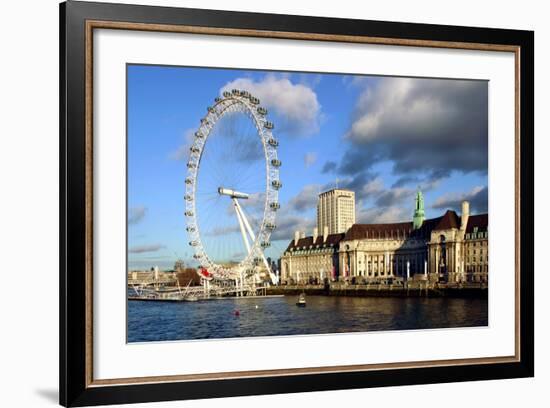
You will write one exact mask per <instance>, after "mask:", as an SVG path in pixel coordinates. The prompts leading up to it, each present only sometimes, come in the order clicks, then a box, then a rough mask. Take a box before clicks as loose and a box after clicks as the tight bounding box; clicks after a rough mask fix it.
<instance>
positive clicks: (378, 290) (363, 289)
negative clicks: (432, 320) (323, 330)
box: [267, 285, 488, 299]
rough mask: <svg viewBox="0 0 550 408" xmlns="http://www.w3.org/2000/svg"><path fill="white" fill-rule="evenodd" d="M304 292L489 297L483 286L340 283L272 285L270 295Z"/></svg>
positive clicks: (310, 293)
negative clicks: (336, 284)
mask: <svg viewBox="0 0 550 408" xmlns="http://www.w3.org/2000/svg"><path fill="white" fill-rule="evenodd" d="M302 292H304V293H305V294H306V295H311V296H315V295H317V296H319V295H323V296H359V297H361V296H363V297H367V296H369V297H458V298H482V299H483V298H487V293H488V290H487V288H482V287H431V288H426V287H420V286H416V287H410V288H404V287H402V286H391V285H368V286H367V285H347V286H344V285H338V286H326V287H325V286H321V285H306V286H272V287H270V288H269V289H267V294H268V295H288V296H297V295H299V294H300V293H302Z"/></svg>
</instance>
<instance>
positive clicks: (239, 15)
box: [60, 1, 534, 406]
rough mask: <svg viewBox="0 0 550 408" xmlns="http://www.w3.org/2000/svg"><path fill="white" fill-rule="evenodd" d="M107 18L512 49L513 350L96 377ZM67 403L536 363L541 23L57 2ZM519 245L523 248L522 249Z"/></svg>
mask: <svg viewBox="0 0 550 408" xmlns="http://www.w3.org/2000/svg"><path fill="white" fill-rule="evenodd" d="M100 28H109V29H117V30H137V31H153V32H170V33H196V34H203V35H222V36H245V37H260V38H266V39H270V38H279V39H291V40H292V39H296V40H312V41H329V42H335V43H338V44H342V46H345V44H346V43H365V44H381V45H387V46H393V45H399V46H413V47H435V48H449V49H463V50H486V51H494V52H499V51H505V52H512V53H514V54H515V66H516V73H515V75H516V77H515V95H516V96H515V138H516V143H515V148H516V157H515V172H516V180H515V200H516V202H515V208H516V220H515V231H516V237H515V241H516V254H515V260H516V264H515V279H516V284H515V286H516V287H515V295H516V296H515V300H514V301H515V310H516V326H515V327H516V334H515V345H516V347H515V354H514V355H511V356H502V357H488V358H471V359H457V360H436V361H410V362H405V363H390V364H372V365H351V366H329V367H304V368H297V369H288V370H262V371H249V372H226V373H213V374H196V375H182V376H159V377H149V378H147V377H134V378H132V377H128V378H124V379H113V380H96V379H94V376H93V367H92V365H93V358H92V356H93V327H92V310H93V308H92V306H93V292H92V287H93V284H92V268H93V264H92V260H93V208H92V204H93V178H92V166H93V160H92V158H93V144H92V140H93V126H92V125H93V121H92V115H93V100H92V95H93V93H92V90H93V82H92V68H93V65H92V63H91V61H92V57H93V41H92V40H93V31H94V30H95V29H100ZM60 158H61V159H60V160H61V161H60V185H61V187H60V203H61V205H60V231H61V234H60V235H61V238H60V403H61V404H62V405H64V406H84V405H99V404H120V403H135V402H148V401H166V400H177V399H196V398H215V397H229V396H244V395H258V394H275V393H293V392H304V391H321V390H339V389H352V388H365V387H382V386H394V385H406V384H426V383H443V382H455V381H472V380H487V379H503V378H519V377H531V376H533V375H534V300H533V298H534V226H533V224H534V166H533V161H534V33H533V32H530V31H516V30H504V29H488V28H472V27H457V26H439V25H427V24H412V23H395V22H380V21H363V20H351V19H336V18H320V17H304V16H291V15H274V14H256V13H244V12H228V11H212V10H199V9H184V8H167V7H150V6H137V5H136V6H134V5H120V4H106V3H90V2H77V1H68V2H65V3H62V4H61V5H60ZM520 249H521V250H520Z"/></svg>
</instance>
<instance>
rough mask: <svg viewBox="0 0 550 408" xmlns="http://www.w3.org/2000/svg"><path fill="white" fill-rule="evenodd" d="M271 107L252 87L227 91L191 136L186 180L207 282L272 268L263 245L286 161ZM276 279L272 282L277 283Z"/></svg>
mask: <svg viewBox="0 0 550 408" xmlns="http://www.w3.org/2000/svg"><path fill="white" fill-rule="evenodd" d="M267 113H268V112H267V109H265V108H264V107H262V106H260V100H259V99H258V98H256V97H254V96H252V95H251V94H250V93H249V92H247V91H243V90H238V89H233V90H232V91H231V92H229V91H225V92H223V96H222V97H217V98H215V102H214V104H213V105H212V106H209V107H208V108H207V113H206V116H204V117H203V118H202V119H201V120H200V126H199V128H198V129H197V130H196V132H195V133H194V135H193V141H192V144H191V147H190V153H189V161H188V163H187V177H186V178H185V197H184V198H185V217H186V221H187V227H186V230H187V233H188V236H189V245H190V246H191V247H192V248H193V250H194V255H193V257H194V258H195V260H196V261H197V263H198V265H199V267H198V269H197V271H198V273H199V275H200V276H201V277H202V278H203V279H205V280H207V281H210V280H217V281H229V280H239V279H240V282H241V283H242V282H243V280H250V279H257V276H258V272H259V271H260V270H262V269H263V270H266V272H267V273H268V275H269V276H270V278H271V280H272V281H276V276H275V275H274V274H273V273H272V271H271V268H270V265H269V264H268V262H267V260H266V257H265V255H264V251H265V250H266V249H267V248H269V246H270V245H271V244H270V237H271V234H272V232H273V231H274V230H275V228H276V224H275V216H276V213H277V210H278V209H279V208H280V206H279V200H278V191H279V189H280V188H281V187H282V184H281V181H280V179H279V167H280V166H281V161H280V160H279V159H278V158H277V146H278V141H277V139H276V138H275V137H274V135H273V129H274V124H273V123H272V122H270V121H269V120H268V119H267ZM274 283H275V282H274Z"/></svg>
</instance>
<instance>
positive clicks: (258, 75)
mask: <svg viewBox="0 0 550 408" xmlns="http://www.w3.org/2000/svg"><path fill="white" fill-rule="evenodd" d="M230 88H239V89H244V90H248V91H250V92H251V93H253V94H254V95H255V96H258V97H259V98H260V100H261V103H262V105H263V106H266V107H267V108H268V110H269V111H270V117H271V118H272V119H273V121H274V122H275V124H276V128H275V130H274V134H275V135H276V137H277V139H278V140H279V142H280V147H279V158H280V159H281V160H282V161H283V166H282V167H281V170H280V174H281V175H280V178H281V181H282V182H283V186H284V187H283V188H282V189H281V191H280V203H281V210H280V212H279V213H278V214H277V224H278V228H277V230H276V231H275V233H274V236H273V238H272V241H273V245H272V248H271V249H269V250H268V251H266V256H270V257H271V258H274V259H277V258H279V256H280V254H281V253H282V252H283V251H284V249H285V248H286V246H287V244H288V242H289V241H290V240H291V239H292V237H293V234H294V231H295V230H301V231H305V232H306V234H311V231H312V229H313V227H314V226H315V224H316V215H315V212H316V204H317V195H318V193H319V192H323V191H326V190H329V189H330V188H333V187H336V186H338V187H341V188H348V189H351V190H353V191H354V192H355V193H356V220H357V222H358V223H380V222H399V221H408V220H412V216H413V210H414V205H413V203H414V195H415V193H416V191H417V189H418V188H420V189H421V190H422V191H423V193H424V195H425V199H426V217H427V218H430V217H435V216H439V215H440V214H441V213H442V212H444V211H445V210H446V209H455V210H457V211H460V202H461V201H462V200H464V199H467V200H469V201H470V202H471V205H472V212H473V213H481V212H486V211H487V183H488V180H487V82H484V81H465V80H436V79H419V78H415V79H411V78H392V77H375V76H349V75H340V74H301V73H275V72H262V71H249V70H234V69H210V68H186V67H164V66H163V67H160V66H143V65H129V66H128V252H129V254H128V260H129V264H128V266H129V268H145V267H150V266H153V265H159V266H161V267H163V268H166V267H169V266H171V265H172V264H173V262H174V260H175V259H176V258H182V259H184V260H185V261H189V260H190V257H191V256H192V250H191V248H190V247H189V245H188V240H187V237H186V233H185V219H184V216H183V194H184V193H183V192H184V183H183V180H184V178H185V173H186V167H185V164H186V160H187V154H188V148H189V144H190V137H191V136H192V134H193V132H194V131H195V130H196V128H197V126H198V123H199V119H200V118H201V117H203V116H204V113H205V110H206V107H207V106H209V105H210V104H211V103H212V101H213V98H214V97H216V96H219V95H220V93H221V92H222V91H223V90H226V89H230ZM228 257H229V254H228Z"/></svg>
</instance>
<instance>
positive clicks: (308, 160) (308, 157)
mask: <svg viewBox="0 0 550 408" xmlns="http://www.w3.org/2000/svg"><path fill="white" fill-rule="evenodd" d="M316 161H317V153H315V152H307V153H306V154H305V155H304V165H305V166H306V168H308V167H311V166H313V165H314V164H315V162H316Z"/></svg>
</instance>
